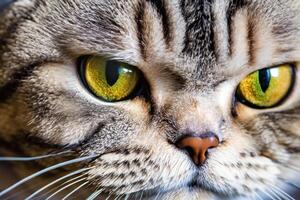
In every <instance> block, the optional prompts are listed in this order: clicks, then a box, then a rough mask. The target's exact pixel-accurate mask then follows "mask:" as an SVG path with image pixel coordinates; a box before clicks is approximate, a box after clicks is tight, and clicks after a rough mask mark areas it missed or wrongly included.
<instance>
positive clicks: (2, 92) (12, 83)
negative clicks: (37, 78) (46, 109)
mask: <svg viewBox="0 0 300 200" xmlns="http://www.w3.org/2000/svg"><path fill="white" fill-rule="evenodd" d="M40 65H41V62H39V63H35V64H32V65H28V66H26V67H23V68H22V69H20V70H18V71H16V72H15V73H14V74H13V75H12V77H10V80H9V81H8V82H7V83H6V84H5V85H4V86H3V87H0V102H5V101H7V100H8V99H9V98H10V97H11V96H12V95H13V94H14V93H15V92H16V90H17V89H18V87H19V86H20V84H21V82H22V80H24V79H26V78H27V77H29V76H30V75H31V74H32V72H33V70H34V69H35V68H36V67H38V66H40Z"/></svg>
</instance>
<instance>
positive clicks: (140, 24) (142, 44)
mask: <svg viewBox="0 0 300 200" xmlns="http://www.w3.org/2000/svg"><path fill="white" fill-rule="evenodd" d="M144 9H145V2H144V1H139V3H138V4H137V6H136V11H135V16H134V17H135V21H136V27H137V38H138V40H139V48H140V53H141V56H142V57H143V59H144V60H146V59H147V52H146V46H147V44H146V43H147V41H146V37H145V31H144V29H145V24H144V23H145V22H144V18H145V10H144Z"/></svg>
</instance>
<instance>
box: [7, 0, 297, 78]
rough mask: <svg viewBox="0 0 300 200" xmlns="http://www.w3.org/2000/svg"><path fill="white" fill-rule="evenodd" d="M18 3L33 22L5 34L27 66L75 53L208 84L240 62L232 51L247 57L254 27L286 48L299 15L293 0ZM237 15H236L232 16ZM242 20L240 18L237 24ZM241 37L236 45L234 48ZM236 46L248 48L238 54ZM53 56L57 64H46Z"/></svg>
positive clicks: (256, 36)
mask: <svg viewBox="0 0 300 200" xmlns="http://www.w3.org/2000/svg"><path fill="white" fill-rule="evenodd" d="M21 2H23V1H20V3H19V4H16V5H18V6H20V5H21V6H20V9H21V10H22V12H24V6H28V7H30V9H28V12H29V13H28V15H32V19H34V21H32V20H31V18H30V17H27V18H24V19H22V20H21V21H22V23H20V24H16V26H20V28H17V29H15V30H16V31H18V33H16V34H15V35H14V34H13V33H12V34H11V35H14V36H13V37H16V38H14V39H15V40H16V41H17V42H15V44H14V45H15V46H12V47H11V48H15V49H14V50H17V51H23V52H30V54H31V58H30V62H34V61H35V59H40V58H41V57H45V55H47V57H50V59H48V60H59V59H61V58H63V57H64V55H66V54H70V55H71V56H72V57H73V58H75V57H78V56H81V55H82V54H100V55H106V56H108V57H113V58H116V59H120V60H124V61H126V62H130V63H132V64H136V65H138V66H140V65H144V64H145V63H146V65H147V66H150V67H151V69H154V68H155V67H156V68H162V67H165V68H168V70H169V71H174V72H176V73H178V74H179V75H181V76H184V77H187V78H189V79H197V80H202V82H206V79H207V78H208V77H213V78H210V79H212V80H217V79H218V78H217V76H215V74H216V72H218V71H220V69H226V68H227V67H232V66H233V65H232V64H230V62H229V61H231V60H234V58H235V57H241V56H240V55H239V54H240V52H234V50H235V51H237V50H239V51H241V52H247V53H248V54H251V53H255V52H254V51H253V50H257V48H256V49H255V48H252V51H251V49H250V47H251V46H252V47H253V45H252V44H254V43H255V41H256V40H257V38H258V37H259V35H257V34H256V32H258V30H259V28H260V27H259V26H262V25H265V24H268V26H270V27H271V26H274V28H273V30H271V31H270V29H269V30H268V31H267V33H268V34H275V35H276V37H278V38H280V37H282V38H284V42H285V43H286V42H287V41H289V40H288V39H289V38H288V37H287V36H289V35H288V34H287V33H289V32H291V33H292V30H294V29H295V27H297V25H296V24H295V23H293V22H292V20H290V19H294V15H295V13H299V12H297V9H296V8H295V7H297V6H298V8H299V3H298V4H297V3H296V2H297V1H293V0H290V1H285V2H281V1H272V0H266V1H258V0H257V1H255V0H252V1H246V0H226V1H224V0H215V1H210V0H172V1H166V0H132V1H117V0H103V1H91V0H87V1H84V2H83V1H79V0H72V1H71V0H70V1H59V0H53V1H43V0H36V1H33V0H32V1H24V2H25V3H21ZM30 2H31V3H30ZM295 5H297V6H295ZM32 8H34V9H32ZM292 8H293V9H292ZM243 10H246V11H247V12H243ZM241 12H243V15H239V16H238V17H236V16H237V14H239V13H241ZM242 16H245V17H244V18H243V19H240V18H242ZM8 18H9V17H8ZM243 20H244V21H243ZM236 21H241V22H240V23H237V22H236ZM259 21H264V23H261V24H260V23H258V22H259ZM235 23H237V25H234V24H235ZM240 25H242V27H239V26H240ZM250 25H252V27H251V26H250ZM249 27H250V28H249ZM268 28H269V27H268ZM244 33H245V34H244ZM293 33H294V32H293ZM241 34H244V35H243V36H241V37H244V39H241V41H242V42H236V40H237V38H239V37H238V35H241ZM294 35H295V37H296V34H294ZM33 39H34V40H35V41H34V43H35V45H34V47H33V45H32V42H33V41H32V40H33ZM282 41H283V40H282ZM291 41H292V40H291ZM241 43H248V44H247V45H242V46H241V47H239V45H240V44H241ZM16 46H17V48H16ZM36 47H38V48H36ZM244 47H245V48H244ZM247 48H248V49H247ZM285 49H287V47H286V48H285ZM14 50H13V51H14ZM50 52H55V55H54V54H50ZM19 55H25V56H24V58H20V56H19V57H18V63H26V61H23V60H22V59H24V60H25V59H28V58H27V56H26V55H27V54H26V53H19ZM54 56H55V57H57V58H53V59H52V58H51V57H54ZM251 56H252V55H250V57H251ZM25 57H26V58H25ZM245 57H247V56H245ZM248 57H249V56H248ZM252 57H254V56H252ZM247 59H248V58H247ZM237 60H240V61H239V62H240V63H238V64H235V65H242V64H245V63H247V62H249V59H248V60H243V61H241V59H237ZM228 63H229V64H228ZM252 64H253V63H252ZM208 75H210V76H208ZM221 77H222V76H220V79H221ZM217 81H220V80H217Z"/></svg>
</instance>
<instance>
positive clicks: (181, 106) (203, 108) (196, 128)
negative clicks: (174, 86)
mask: <svg viewBox="0 0 300 200" xmlns="http://www.w3.org/2000/svg"><path fill="white" fill-rule="evenodd" d="M176 104H177V105H175V106H176V109H174V111H175V112H176V113H175V116H177V117H176V120H177V123H178V124H179V128H180V129H182V131H185V132H195V133H201V132H214V131H217V129H218V127H219V121H220V119H221V118H222V117H221V116H222V113H221V109H219V108H218V104H217V102H216V101H215V100H214V99H213V97H212V95H211V96H207V97H197V96H196V95H190V96H189V97H185V98H182V99H181V101H180V102H177V103H176Z"/></svg>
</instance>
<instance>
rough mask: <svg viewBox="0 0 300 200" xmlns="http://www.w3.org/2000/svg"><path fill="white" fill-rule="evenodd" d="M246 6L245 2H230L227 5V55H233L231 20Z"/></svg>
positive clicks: (244, 0)
mask: <svg viewBox="0 0 300 200" xmlns="http://www.w3.org/2000/svg"><path fill="white" fill-rule="evenodd" d="M247 5H248V2H247V1H246V0H232V1H230V3H229V6H228V9H227V14H226V18H227V28H228V30H227V31H228V44H229V55H230V56H232V54H233V47H234V44H233V30H232V28H233V19H234V17H235V15H236V13H237V12H238V11H239V10H241V9H243V8H245V7H246V6H247Z"/></svg>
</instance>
